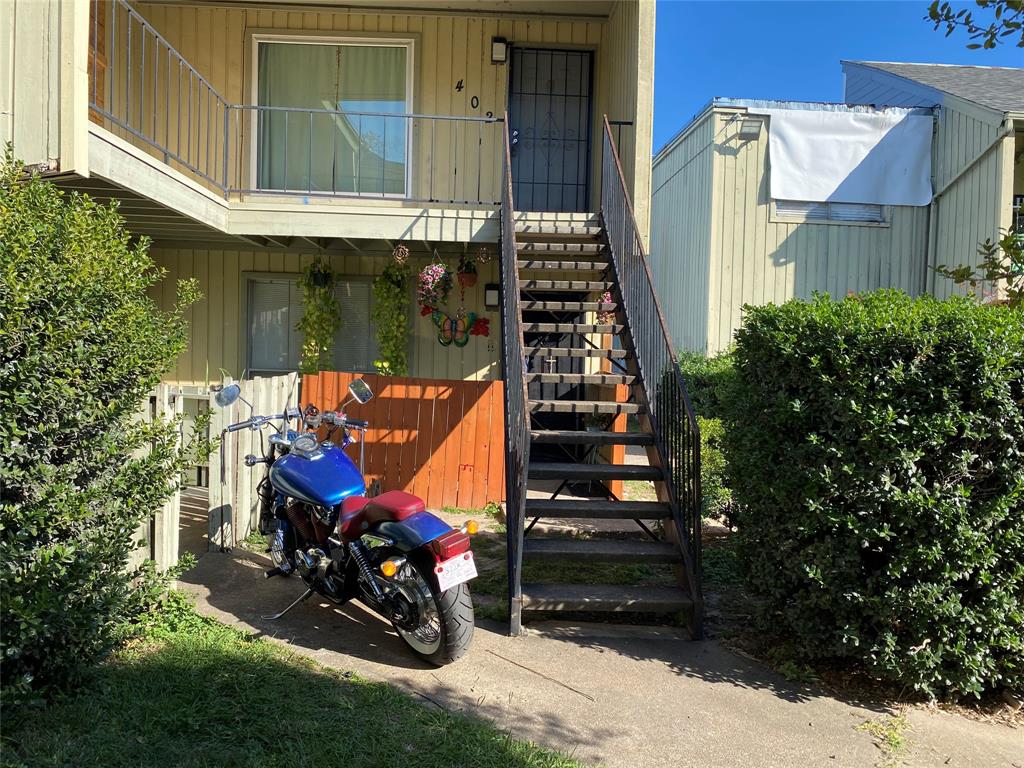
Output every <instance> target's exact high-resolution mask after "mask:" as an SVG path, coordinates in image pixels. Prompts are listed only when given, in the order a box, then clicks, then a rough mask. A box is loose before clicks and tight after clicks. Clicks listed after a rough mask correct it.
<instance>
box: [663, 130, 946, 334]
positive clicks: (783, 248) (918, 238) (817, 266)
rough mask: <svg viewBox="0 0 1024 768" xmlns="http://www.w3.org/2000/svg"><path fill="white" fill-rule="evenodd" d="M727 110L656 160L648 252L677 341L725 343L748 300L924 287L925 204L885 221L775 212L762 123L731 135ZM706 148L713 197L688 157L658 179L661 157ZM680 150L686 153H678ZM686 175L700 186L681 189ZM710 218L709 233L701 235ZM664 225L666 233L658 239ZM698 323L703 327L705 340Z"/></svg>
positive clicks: (892, 213) (899, 210) (894, 212)
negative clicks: (748, 134) (748, 133)
mask: <svg viewBox="0 0 1024 768" xmlns="http://www.w3.org/2000/svg"><path fill="white" fill-rule="evenodd" d="M732 114H733V113H730V112H722V111H716V112H715V113H714V114H713V116H712V117H709V118H708V119H707V122H708V123H709V129H704V128H703V126H699V127H697V128H696V129H695V130H694V131H691V133H690V134H688V135H687V136H685V137H684V138H683V139H682V140H680V141H679V142H678V143H677V144H676V145H675V146H674V147H672V148H671V150H670V152H669V153H668V155H666V156H664V157H662V158H661V160H660V161H659V171H658V174H659V176H658V179H659V180H658V182H657V183H656V184H655V192H654V195H653V199H654V204H653V205H654V211H655V212H656V218H655V221H654V224H653V229H654V231H655V232H657V233H659V234H658V235H657V237H658V243H659V244H658V246H657V248H656V250H654V252H653V258H654V259H655V262H656V270H657V273H658V274H659V275H661V276H664V284H665V285H666V286H667V287H664V288H663V287H662V285H663V283H662V280H660V279H659V290H661V291H663V293H662V297H663V306H664V308H665V311H666V314H667V315H668V318H667V319H668V323H669V326H670V328H672V329H673V330H672V332H673V335H677V334H678V336H677V341H678V342H679V344H680V346H681V347H683V348H688V349H694V350H697V351H707V352H710V353H715V352H718V351H720V350H722V349H725V348H726V347H728V346H729V344H730V343H731V342H732V336H733V333H734V332H735V331H736V329H737V328H738V327H739V326H740V323H741V320H742V307H743V305H744V304H748V303H749V304H767V303H781V302H784V301H786V300H788V299H791V298H794V297H798V298H810V297H811V296H812V295H813V294H814V293H815V292H816V291H824V292H828V293H830V294H831V295H832V296H836V297H842V296H844V295H845V294H846V293H847V292H849V291H866V290H873V289H876V288H886V287H892V288H899V289H902V290H904V291H907V292H908V293H910V294H917V293H919V292H920V291H921V287H922V285H923V280H924V261H925V248H926V233H927V217H928V211H927V208H909V207H890V208H888V209H887V210H888V225H887V226H858V225H849V224H809V223H801V222H784V221H773V220H772V216H771V210H770V209H771V200H770V196H769V191H768V172H769V170H768V168H769V167H768V134H767V130H765V129H764V128H762V130H761V134H760V137H759V138H758V139H756V140H752V141H750V140H743V139H741V138H740V137H739V136H738V135H737V131H738V126H739V122H738V121H736V122H733V123H731V124H728V122H727V121H728V120H729V118H730V117H731V115H732ZM709 130H710V132H711V134H712V138H710V139H709V137H708V132H709ZM709 142H713V146H711V145H709ZM702 150H703V151H705V152H707V151H711V152H713V153H714V161H713V167H712V171H711V175H712V178H711V195H710V199H709V198H708V197H707V180H706V178H705V177H702V176H701V175H700V174H699V173H698V172H697V171H696V170H694V171H690V170H689V166H687V173H678V174H676V175H675V176H674V177H672V178H671V179H668V180H666V181H665V182H664V183H662V181H661V176H660V174H661V171H660V166H662V165H664V166H665V168H666V171H667V170H668V169H670V168H672V167H673V163H675V164H676V165H678V166H682V165H683V163H685V158H689V157H694V156H697V155H698V154H699V152H700V151H702ZM676 155H679V156H680V157H681V158H684V159H683V160H680V161H676V160H675V159H674V158H675V156H676ZM667 175H668V174H666V176H667ZM689 185H693V186H694V187H696V188H695V189H687V186H689ZM673 198H675V201H673ZM684 205H692V206H693V210H694V213H690V212H687V211H685V210H683V209H682V206H684ZM702 206H703V207H706V208H707V209H709V210H710V216H705V215H703V214H698V213H696V212H698V211H702V210H704V208H703V207H702ZM672 219H679V220H682V221H685V222H686V224H687V226H688V227H692V228H694V229H696V230H697V232H695V233H690V232H688V231H685V230H683V229H682V228H679V229H678V230H675V231H676V232H678V234H677V235H675V237H677V238H681V241H682V242H683V243H684V247H683V248H679V242H680V241H679V240H674V239H673V231H674V230H672V229H671V228H670V224H669V223H667V222H668V221H670V220H672ZM708 221H709V224H710V233H709V234H707V235H705V234H704V231H703V227H705V226H706V224H705V222H708ZM661 232H665V233H666V234H665V235H664V239H662V237H663V235H661V234H660V233H661ZM705 238H707V239H708V240H709V242H710V257H709V260H708V273H707V281H706V283H703V284H702V283H701V282H700V274H699V273H700V269H701V266H700V258H701V257H700V251H701V249H702V248H703V242H704V241H705ZM662 243H664V245H662ZM680 250H681V251H683V252H685V253H686V254H687V255H688V256H689V254H690V253H694V254H695V255H694V256H693V257H692V261H693V263H692V264H690V263H687V264H682V263H680V261H677V260H676V259H677V257H676V256H675V253H676V252H678V251H680ZM689 260H690V259H689V258H688V261H689ZM705 291H706V294H705V293H704V292H705ZM693 294H697V295H696V296H695V297H694V300H692V301H688V300H687V298H688V297H689V296H691V295H693ZM705 296H706V299H705ZM702 299H704V300H705V301H706V303H704V304H702ZM703 324H706V328H707V333H706V336H705V339H706V340H705V341H703V342H702V340H701V339H700V337H699V330H700V327H701V325H703ZM677 329H678V330H677Z"/></svg>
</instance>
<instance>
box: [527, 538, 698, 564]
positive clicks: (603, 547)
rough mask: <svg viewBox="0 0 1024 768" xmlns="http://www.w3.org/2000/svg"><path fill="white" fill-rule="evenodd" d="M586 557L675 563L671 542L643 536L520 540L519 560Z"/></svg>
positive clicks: (676, 555)
mask: <svg viewBox="0 0 1024 768" xmlns="http://www.w3.org/2000/svg"><path fill="white" fill-rule="evenodd" d="M527 558H529V559H531V560H586V561H588V562H595V561H603V562H609V563H678V562H681V561H682V556H681V555H680V554H679V550H678V549H677V548H676V545H675V544H669V543H668V542H667V541H645V540H643V539H625V540H623V539H535V538H532V537H529V538H526V539H524V540H523V559H527Z"/></svg>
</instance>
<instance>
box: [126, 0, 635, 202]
mask: <svg viewBox="0 0 1024 768" xmlns="http://www.w3.org/2000/svg"><path fill="white" fill-rule="evenodd" d="M627 5H628V4H627ZM136 7H137V9H138V11H139V13H141V14H142V15H143V16H144V17H145V18H146V19H147V20H148V21H149V22H150V23H151V24H152V25H153V27H154V28H156V29H157V30H158V31H159V32H160V34H161V35H163V36H164V37H165V38H166V39H167V41H168V42H169V43H170V44H171V45H173V46H174V47H175V48H176V49H177V50H178V52H179V53H181V55H182V56H184V57H185V59H186V60H188V61H189V62H190V63H191V64H192V65H193V66H194V67H195V68H196V69H197V70H198V71H199V72H200V73H201V74H202V75H203V76H204V77H206V78H207V79H208V80H209V82H210V83H211V85H213V87H214V88H216V89H217V90H218V91H219V92H220V94H221V95H222V96H223V97H224V98H225V99H226V100H227V101H228V102H229V103H231V104H251V103H252V102H253V96H252V77H253V73H252V72H251V69H252V63H251V62H252V51H251V36H252V34H253V33H255V32H259V33H271V34H297V35H306V34H310V35H313V34H315V35H323V36H347V35H358V36H363V37H374V36H381V37H407V38H411V39H413V40H414V41H415V61H414V75H413V92H414V100H413V108H414V111H415V112H417V113H420V114H436V115H455V116H463V115H465V116H473V117H484V116H486V115H487V113H488V112H490V113H491V114H493V115H495V116H500V115H502V113H503V112H504V111H505V109H506V106H507V77H508V65H507V64H504V65H495V64H492V63H491V61H490V41H491V38H492V37H495V36H501V37H505V38H506V39H507V40H509V41H510V42H513V43H515V44H518V45H545V46H552V47H559V46H565V47H570V48H586V49H591V50H594V51H596V52H598V53H597V54H596V55H597V59H598V65H599V66H600V62H601V53H600V52H599V49H601V48H602V41H603V37H604V34H605V27H606V23H605V22H604V21H603V20H579V19H543V20H541V19H537V20H524V19H518V18H511V17H509V18H502V17H497V16H458V15H440V14H438V15H432V14H422V15H417V14H402V13H363V12H360V11H351V12H350V11H344V10H343V11H326V10H325V11H316V12H311V11H301V10H295V11H289V10H276V9H266V10H264V9H256V8H236V7H230V8H210V7H195V6H186V5H169V4H161V3H139V4H138V5H137V6H136ZM634 36H635V30H634ZM650 44H651V45H653V42H652V43H650ZM635 49H636V46H635V44H634V46H633V49H632V50H634V51H635ZM626 69H628V68H619V69H617V70H606V74H605V75H604V78H603V79H604V81H605V82H606V83H607V85H604V86H600V87H599V89H598V90H597V99H596V100H595V110H594V115H593V116H592V131H593V135H595V136H599V133H598V132H597V130H598V126H599V121H600V118H601V115H602V114H604V112H606V111H608V110H609V109H611V105H610V104H609V102H608V97H607V96H606V93H605V92H606V91H608V92H612V91H611V90H609V89H618V90H620V91H621V90H622V89H623V88H626V87H628V86H626V85H623V83H622V82H621V81H622V80H623V79H624V78H627V77H631V76H633V75H635V67H633V72H628V71H626ZM460 81H461V83H462V89H461V90H456V86H457V84H458V83H459V82H460ZM632 87H633V88H634V89H635V83H634V84H633V86H632ZM158 93H162V91H158ZM115 96H116V95H115ZM474 97H476V101H475V102H474ZM173 100H174V96H173V95H172V101H173ZM474 103H476V106H475V107H474V106H473V104H474ZM634 104H635V99H634ZM172 106H173V105H172ZM616 106H618V105H616ZM151 108H153V109H155V110H157V112H158V115H157V117H156V119H155V120H154V121H152V122H153V124H154V125H155V126H156V130H157V132H158V133H159V132H160V131H162V130H163V129H162V128H161V126H162V125H163V123H164V122H165V121H164V119H163V118H164V115H162V114H159V113H160V112H162V111H164V109H165V107H164V102H162V101H160V100H159V99H158V100H157V103H156V104H155V105H154V106H153V107H151ZM634 110H635V106H634V107H633V108H632V109H631V110H630V111H628V112H626V113H625V114H624V116H625V118H626V119H635V115H634ZM172 117H173V115H172ZM640 120H641V122H642V123H643V124H644V125H646V129H643V130H646V132H647V133H648V134H649V132H650V123H651V116H650V111H648V112H647V113H646V117H644V116H641V118H640ZM437 125H438V128H437V135H436V137H435V138H434V139H433V141H432V139H431V129H430V125H429V123H426V122H423V121H417V123H416V125H415V127H414V134H413V142H414V157H413V161H414V165H413V184H414V187H415V192H417V193H418V194H423V193H424V190H425V185H426V184H427V183H428V180H429V179H430V170H431V168H433V170H434V177H433V182H434V193H435V194H434V196H435V197H438V198H446V197H449V196H454V197H457V196H459V195H458V194H456V193H457V192H458V193H467V192H469V191H470V190H468V189H458V190H455V189H448V188H443V187H441V188H439V187H438V185H439V184H441V185H443V184H445V183H447V184H449V186H450V185H451V184H452V180H451V178H450V176H451V169H452V168H453V167H454V166H455V165H456V164H457V165H458V167H459V176H460V177H462V178H465V179H472V180H473V182H474V183H473V184H472V186H473V189H472V190H471V191H472V193H473V194H474V195H475V194H476V184H475V182H476V179H477V176H478V171H479V178H480V190H481V195H480V196H481V198H482V199H487V200H492V199H493V200H497V199H498V197H497V194H498V190H499V186H500V179H499V176H500V163H499V162H498V159H500V142H501V134H500V130H497V129H496V128H495V126H489V127H485V128H484V129H483V130H480V129H479V128H478V126H476V125H466V124H462V125H460V126H459V127H458V128H457V129H456V128H454V127H452V125H449V126H448V127H445V126H443V125H442V124H441V123H438V124H437ZM453 125H454V124H453ZM201 130H202V129H201V128H199V127H195V131H194V132H200V131H201ZM231 133H232V137H233V138H232V140H235V139H236V138H237V140H239V141H241V140H242V138H244V136H245V135H246V134H247V133H248V125H247V121H242V122H241V123H239V122H237V121H233V122H232V125H231ZM200 139H201V137H200V136H198V135H197V136H196V137H195V138H193V141H194V142H195V141H198V140H200ZM211 140H212V141H213V143H214V154H215V155H216V154H217V152H218V151H219V149H218V148H219V145H220V144H221V143H222V140H221V139H220V137H219V135H215V136H213V137H212V139H211ZM247 141H248V139H246V142H247ZM184 142H185V139H184V138H183V139H182V143H184ZM478 144H479V149H480V152H479V155H478V152H477V145H478ZM596 144H597V146H599V145H600V142H596ZM647 151H648V153H649V144H648V148H647ZM478 157H479V159H478ZM456 160H457V161H458V162H457V163H456ZM595 167H596V166H595ZM247 177H248V163H247V162H244V161H243V162H242V163H239V162H237V158H236V157H231V158H229V179H230V180H231V183H232V184H233V185H237V186H243V187H244V186H249V185H250V181H251V180H250V179H248V178H247ZM638 196H639V195H638ZM595 199H596V198H595Z"/></svg>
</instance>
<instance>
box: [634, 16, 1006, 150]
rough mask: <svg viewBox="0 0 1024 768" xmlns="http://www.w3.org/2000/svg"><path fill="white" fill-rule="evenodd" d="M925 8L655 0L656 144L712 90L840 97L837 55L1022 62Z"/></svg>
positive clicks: (809, 97)
mask: <svg viewBox="0 0 1024 768" xmlns="http://www.w3.org/2000/svg"><path fill="white" fill-rule="evenodd" d="M968 2H969V0H959V3H954V5H966V4H968ZM970 5H972V6H973V5H974V3H973V2H970ZM927 9H928V0H918V1H917V2H867V1H866V0H861V1H860V2H829V1H828V0H805V2H769V1H768V0H761V1H757V0H748V1H746V2H735V1H732V2H723V1H721V0H701V1H698V2H693V1H692V0H658V5H657V13H658V16H657V41H656V47H655V75H654V78H655V79H654V151H655V152H657V150H658V149H659V148H660V147H661V146H662V145H663V144H664V143H665V142H666V141H668V140H669V139H670V138H671V137H672V136H673V135H674V134H675V133H676V132H677V131H678V130H679V129H680V128H682V127H683V126H684V125H686V124H687V123H688V122H689V121H690V119H691V118H692V117H693V116H694V115H695V114H696V113H697V112H699V111H700V110H701V109H702V108H703V107H704V105H705V104H707V103H708V102H709V101H710V100H711V99H712V97H714V96H731V97H735V98H760V99H791V100H802V101H841V100H842V97H843V75H842V70H841V69H840V66H839V61H840V59H864V60H869V61H910V62H929V63H943V64H980V65H987V66H1009V67H1021V66H1024V50H1022V49H1020V48H1013V47H1010V46H1000V47H999V48H997V49H996V50H995V51H980V50H979V51H969V50H967V49H966V48H965V47H964V44H965V42H966V37H965V36H964V35H962V34H961V35H958V34H956V33H954V35H953V36H952V37H950V38H946V37H944V33H943V31H938V32H936V31H933V29H932V25H931V24H929V23H928V22H926V21H923V20H922V17H923V16H924V15H925V13H926V12H927Z"/></svg>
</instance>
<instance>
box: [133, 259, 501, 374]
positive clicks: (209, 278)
mask: <svg viewBox="0 0 1024 768" xmlns="http://www.w3.org/2000/svg"><path fill="white" fill-rule="evenodd" d="M151 253H152V255H153V257H154V259H155V260H156V262H157V264H158V265H159V266H160V267H163V268H164V269H166V270H167V276H166V278H165V279H164V280H163V281H162V282H161V284H160V285H159V286H158V287H157V289H156V290H155V291H154V298H155V299H156V300H157V301H158V303H159V304H160V306H161V307H163V308H164V309H170V308H171V307H172V306H173V305H174V300H175V291H176V286H177V281H178V280H182V279H186V278H191V277H194V278H195V279H196V280H198V282H199V288H200V291H201V292H202V294H203V299H202V300H201V301H199V302H198V303H197V304H195V305H194V306H193V307H192V308H191V309H190V310H189V311H188V317H187V319H188V321H189V327H190V340H189V345H188V350H187V351H186V352H185V354H183V355H182V357H181V358H180V359H179V360H178V364H177V366H176V368H175V369H174V370H173V371H171V372H170V373H169V374H168V376H167V377H166V379H165V380H166V381H169V382H172V383H178V384H202V383H206V382H208V381H220V380H221V369H223V370H224V371H225V372H226V373H227V374H228V375H230V376H233V377H236V378H238V377H241V376H242V374H243V372H244V370H245V367H246V360H245V356H246V352H245V350H246V295H245V282H244V281H245V277H246V275H247V274H250V273H251V274H254V275H256V274H288V273H291V274H298V273H300V272H301V271H302V269H303V267H304V266H306V265H307V264H309V263H310V262H311V261H312V259H313V255H312V254H308V253H292V252H275V251H264V250H245V251H238V250H201V249H180V248H161V247H154V248H153V249H152V250H151ZM457 258H458V257H457V256H455V257H454V258H452V259H451V261H452V262H455V261H457ZM330 260H331V266H332V267H333V268H334V269H335V271H336V272H337V273H338V274H339V275H342V276H352V277H355V276H368V275H376V274H379V272H380V271H381V270H382V269H383V268H384V267H385V266H386V265H387V260H386V259H385V258H381V257H379V256H376V257H374V256H358V255H332V256H331V257H330ZM424 263H425V260H424V259H420V260H419V261H418V262H416V263H415V266H417V267H422V265H423V264H424ZM479 271H480V274H479V278H478V280H477V284H476V286H475V287H473V288H468V289H466V296H465V301H464V302H462V304H463V305H464V306H465V307H466V308H467V309H468V310H472V311H474V312H477V313H478V315H479V316H480V317H486V318H489V320H490V336H488V337H483V336H473V337H471V338H470V341H469V343H468V344H467V345H466V346H465V347H462V348H458V347H456V346H454V345H452V346H449V347H443V346H441V344H440V343H438V341H437V328H436V327H435V326H434V324H433V323H432V322H431V320H430V318H429V317H421V316H420V315H419V312H418V307H417V306H416V305H415V301H414V300H411V301H410V304H411V308H410V315H411V316H410V318H409V323H410V330H411V333H410V350H409V374H410V375H411V376H421V377H425V378H438V379H473V380H482V379H497V378H500V354H501V353H500V349H499V348H498V344H499V338H500V328H499V318H498V314H497V313H496V312H487V311H485V310H484V285H485V284H486V283H488V282H495V281H497V280H498V268H497V263H496V261H492V262H490V263H488V264H483V265H481V266H480V267H479ZM459 304H460V301H459V296H458V288H457V287H456V288H455V289H454V290H453V292H452V296H451V299H450V301H449V305H450V306H452V307H453V308H454V307H458V306H459ZM342 312H343V313H344V307H342Z"/></svg>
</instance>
